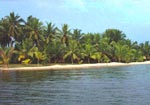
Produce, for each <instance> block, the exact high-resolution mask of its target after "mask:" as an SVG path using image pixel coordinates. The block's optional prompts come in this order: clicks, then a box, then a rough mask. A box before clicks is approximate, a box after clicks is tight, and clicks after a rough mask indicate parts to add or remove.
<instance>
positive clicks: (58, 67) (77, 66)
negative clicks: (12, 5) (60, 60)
mask: <svg viewBox="0 0 150 105" xmlns="http://www.w3.org/2000/svg"><path fill="white" fill-rule="evenodd" d="M141 64H150V61H146V62H132V63H118V62H112V63H95V64H75V65H74V64H73V65H71V64H68V65H53V66H41V67H17V68H0V70H72V69H74V70H76V69H87V68H101V67H115V66H130V65H141Z"/></svg>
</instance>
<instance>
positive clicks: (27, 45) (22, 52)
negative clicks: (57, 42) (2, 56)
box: [15, 38, 34, 63]
mask: <svg viewBox="0 0 150 105" xmlns="http://www.w3.org/2000/svg"><path fill="white" fill-rule="evenodd" d="M33 47H34V43H33V41H32V40H31V39H27V38H26V39H24V40H23V41H22V43H18V42H16V46H15V54H16V56H17V59H18V61H19V62H21V63H24V62H26V61H30V62H32V60H31V58H30V57H31V56H30V53H31V49H32V48H33ZM30 62H28V63H30Z"/></svg>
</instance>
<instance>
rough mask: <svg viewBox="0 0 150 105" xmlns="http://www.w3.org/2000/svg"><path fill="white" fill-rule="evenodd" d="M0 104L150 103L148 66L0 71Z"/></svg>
mask: <svg viewBox="0 0 150 105" xmlns="http://www.w3.org/2000/svg"><path fill="white" fill-rule="evenodd" d="M0 105H150V65H136V66H135V65H134V66H126V67H105V68H99V69H85V70H56V71H0Z"/></svg>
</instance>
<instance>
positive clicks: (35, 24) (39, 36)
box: [25, 16, 44, 46]
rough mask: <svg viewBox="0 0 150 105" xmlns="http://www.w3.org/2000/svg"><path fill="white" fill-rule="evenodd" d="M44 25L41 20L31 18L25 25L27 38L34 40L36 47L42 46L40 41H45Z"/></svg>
mask: <svg viewBox="0 0 150 105" xmlns="http://www.w3.org/2000/svg"><path fill="white" fill-rule="evenodd" d="M43 29H44V27H43V23H42V22H40V21H39V19H37V18H35V17H32V16H29V17H28V18H27V22H26V25H25V31H26V37H27V38H29V39H32V40H33V42H34V43H35V46H40V41H43V40H44V36H43Z"/></svg>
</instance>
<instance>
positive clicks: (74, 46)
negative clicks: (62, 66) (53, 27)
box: [63, 40, 79, 64]
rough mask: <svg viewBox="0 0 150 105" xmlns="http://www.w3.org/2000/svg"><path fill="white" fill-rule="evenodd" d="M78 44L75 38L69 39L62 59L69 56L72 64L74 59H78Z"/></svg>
mask: <svg viewBox="0 0 150 105" xmlns="http://www.w3.org/2000/svg"><path fill="white" fill-rule="evenodd" d="M78 46H79V45H78V42H77V41H76V40H70V41H69V45H68V47H67V48H66V52H65V55H64V57H63V58H64V59H66V58H70V59H71V63H72V64H73V63H74V60H78V61H79V57H78V52H79V47H78Z"/></svg>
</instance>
